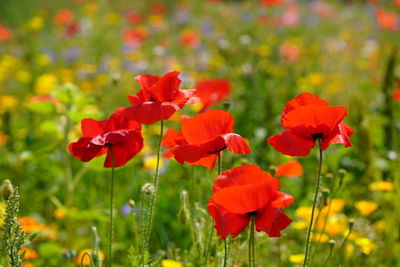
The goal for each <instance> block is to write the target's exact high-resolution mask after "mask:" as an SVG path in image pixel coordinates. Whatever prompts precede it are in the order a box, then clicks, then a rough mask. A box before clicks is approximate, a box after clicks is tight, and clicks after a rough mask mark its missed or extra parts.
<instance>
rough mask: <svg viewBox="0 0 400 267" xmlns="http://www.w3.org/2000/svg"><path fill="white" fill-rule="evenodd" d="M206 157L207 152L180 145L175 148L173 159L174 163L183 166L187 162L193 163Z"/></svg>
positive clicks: (199, 148) (196, 147)
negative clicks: (176, 162)
mask: <svg viewBox="0 0 400 267" xmlns="http://www.w3.org/2000/svg"><path fill="white" fill-rule="evenodd" d="M205 155H207V151H205V150H204V149H203V148H201V147H199V146H195V145H181V146H177V147H176V148H175V150H174V157H175V159H176V161H178V162H179V163H181V164H183V163H184V162H185V161H187V162H195V161H198V160H199V159H201V158H202V157H204V156H205Z"/></svg>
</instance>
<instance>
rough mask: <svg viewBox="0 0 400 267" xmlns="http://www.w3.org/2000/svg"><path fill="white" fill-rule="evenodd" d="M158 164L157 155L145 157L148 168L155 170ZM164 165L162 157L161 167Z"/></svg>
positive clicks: (145, 165)
mask: <svg viewBox="0 0 400 267" xmlns="http://www.w3.org/2000/svg"><path fill="white" fill-rule="evenodd" d="M156 164H157V156H156V155H152V156H147V157H145V158H144V168H145V169H147V170H154V169H155V168H156ZM163 166H164V162H163V160H162V159H161V158H160V168H161V167H163Z"/></svg>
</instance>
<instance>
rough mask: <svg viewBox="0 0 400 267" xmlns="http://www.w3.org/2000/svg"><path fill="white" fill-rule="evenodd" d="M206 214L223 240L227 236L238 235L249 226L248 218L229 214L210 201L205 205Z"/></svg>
mask: <svg viewBox="0 0 400 267" xmlns="http://www.w3.org/2000/svg"><path fill="white" fill-rule="evenodd" d="M207 209H208V213H209V214H210V215H211V217H212V218H213V219H214V221H215V226H214V227H215V229H216V230H217V234H218V235H219V236H220V237H221V238H222V239H223V240H224V239H226V238H227V237H228V236H229V235H232V236H233V237H235V236H237V235H238V234H240V233H241V232H242V231H243V230H244V229H246V227H247V225H248V224H249V221H250V219H249V217H248V216H244V215H237V214H233V213H230V212H229V211H227V210H226V209H224V208H223V207H221V206H219V205H217V204H216V203H215V202H213V201H212V200H210V202H209V203H208V205H207Z"/></svg>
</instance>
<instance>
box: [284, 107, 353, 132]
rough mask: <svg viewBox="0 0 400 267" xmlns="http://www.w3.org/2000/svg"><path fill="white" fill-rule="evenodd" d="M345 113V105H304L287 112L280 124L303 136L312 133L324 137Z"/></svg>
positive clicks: (332, 129)
mask: <svg viewBox="0 0 400 267" xmlns="http://www.w3.org/2000/svg"><path fill="white" fill-rule="evenodd" d="M346 114H347V110H346V108H345V107H328V106H323V105H314V104H313V105H306V106H302V107H298V108H296V109H295V110H293V111H291V112H289V113H287V114H286V115H285V116H284V117H283V118H282V126H283V128H285V129H286V130H288V131H290V132H292V133H293V134H296V135H298V136H301V137H303V138H312V135H313V134H321V135H322V136H323V137H322V138H324V137H326V136H329V135H330V134H332V132H333V131H335V130H336V129H337V128H338V125H339V123H340V122H341V121H342V120H343V118H344V117H345V116H346Z"/></svg>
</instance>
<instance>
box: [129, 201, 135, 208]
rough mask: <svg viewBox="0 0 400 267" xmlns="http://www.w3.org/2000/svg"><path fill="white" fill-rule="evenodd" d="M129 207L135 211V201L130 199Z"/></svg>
mask: <svg viewBox="0 0 400 267" xmlns="http://www.w3.org/2000/svg"><path fill="white" fill-rule="evenodd" d="M128 205H129V207H131V209H132V210H133V209H135V201H134V200H132V199H129V200H128Z"/></svg>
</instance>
